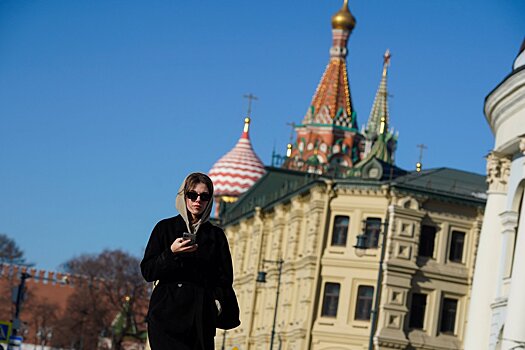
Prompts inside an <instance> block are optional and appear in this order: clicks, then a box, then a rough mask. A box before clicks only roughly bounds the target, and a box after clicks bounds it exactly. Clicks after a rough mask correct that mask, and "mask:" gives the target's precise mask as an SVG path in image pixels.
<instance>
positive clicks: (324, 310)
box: [321, 281, 341, 318]
mask: <svg viewBox="0 0 525 350" xmlns="http://www.w3.org/2000/svg"><path fill="white" fill-rule="evenodd" d="M329 286H334V287H335V286H337V293H334V292H332V291H330V292H328V293H330V294H327V290H328V287H329ZM340 297H341V283H338V282H328V281H327V282H325V283H324V284H323V300H322V303H321V317H327V318H337V311H338V309H339V298H340ZM328 298H330V299H328ZM334 300H335V313H334V314H333V315H332V314H331V312H330V311H332V312H333V309H334V305H330V304H331V303H333V302H334Z"/></svg>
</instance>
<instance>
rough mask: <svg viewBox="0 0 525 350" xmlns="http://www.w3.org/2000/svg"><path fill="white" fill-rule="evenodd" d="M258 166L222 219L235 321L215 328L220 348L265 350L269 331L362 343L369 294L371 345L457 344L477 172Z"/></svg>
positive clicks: (325, 343)
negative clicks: (361, 238) (338, 172)
mask: <svg viewBox="0 0 525 350" xmlns="http://www.w3.org/2000/svg"><path fill="white" fill-rule="evenodd" d="M374 167H376V168H375V169H372V168H374ZM267 170H268V172H267V174H266V175H264V176H263V178H262V179H261V180H259V182H257V183H256V184H255V185H254V187H252V188H251V189H250V190H249V191H248V192H247V193H246V194H245V195H244V196H243V197H241V198H240V199H239V201H237V202H236V203H234V204H233V205H230V206H228V207H227V208H225V211H224V212H223V216H222V218H221V219H222V225H223V228H224V229H225V231H226V234H227V236H228V240H229V242H230V247H231V251H232V257H233V262H234V271H235V284H234V286H235V289H236V292H237V295H238V299H239V304H240V308H241V321H242V323H241V326H240V327H238V328H236V329H234V330H232V331H229V332H226V333H222V332H219V333H218V334H217V338H216V344H217V345H216V346H217V348H218V349H220V348H222V344H224V346H225V348H226V349H232V348H235V347H236V348H237V349H243V350H248V349H268V348H270V339H271V337H272V328H274V330H275V332H274V342H273V349H320V350H321V349H334V350H335V349H367V348H368V343H369V339H370V330H371V319H373V310H374V298H375V297H376V296H377V295H379V298H380V299H379V302H378V304H379V307H378V322H377V329H376V331H375V332H374V333H375V334H374V337H373V340H374V344H375V345H374V346H375V348H376V349H461V348H462V343H463V340H464V334H465V325H466V315H467V307H468V301H469V293H470V288H471V280H472V275H473V267H474V257H475V253H476V246H477V242H478V237H479V232H480V228H481V222H482V218H483V207H484V205H485V199H484V193H485V189H486V188H485V180H484V177H482V176H479V175H476V174H471V173H466V172H462V171H457V170H453V169H446V168H441V169H433V170H432V169H431V170H426V171H423V172H420V173H416V172H414V173H403V172H399V173H396V174H395V175H393V176H392V174H393V172H392V171H391V172H390V176H389V179H385V178H384V177H383V175H382V174H387V173H388V171H387V169H384V168H383V167H382V165H381V163H380V162H377V161H372V162H371V168H370V169H369V170H375V171H369V172H368V174H375V175H376V177H375V178H367V179H363V178H362V177H361V178H354V179H336V180H334V179H329V178H325V177H322V176H320V177H317V176H316V177H312V175H311V174H307V173H300V172H295V171H289V170H283V169H277V168H268V169H267ZM361 233H364V234H365V236H366V237H367V245H368V249H366V250H365V251H364V255H362V254H358V253H359V251H357V250H356V249H355V248H354V245H355V242H356V238H357V236H358V235H359V234H361ZM383 233H384V234H383ZM383 237H386V241H383ZM383 246H384V247H385V258H384V263H383V265H382V266H383V274H382V280H381V284H380V288H379V294H378V293H376V292H377V290H376V289H377V288H376V284H377V281H378V269H379V260H380V255H381V249H382V247H383ZM281 259H282V261H283V263H282V265H281V264H279V261H280V260H281ZM280 266H282V269H281V271H280V272H281V277H280V278H279V270H280ZM261 271H264V272H266V273H267V275H266V283H260V282H257V281H256V279H257V276H258V273H259V272H261ZM259 276H260V275H259ZM278 287H279V288H278ZM278 293H279V295H278ZM277 296H278V300H276V299H277ZM276 309H277V312H276ZM275 312H276V313H275ZM274 317H275V321H274Z"/></svg>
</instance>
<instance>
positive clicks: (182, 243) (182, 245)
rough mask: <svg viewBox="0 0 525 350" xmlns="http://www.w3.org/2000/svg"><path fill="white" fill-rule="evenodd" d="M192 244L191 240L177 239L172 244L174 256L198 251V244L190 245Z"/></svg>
mask: <svg viewBox="0 0 525 350" xmlns="http://www.w3.org/2000/svg"><path fill="white" fill-rule="evenodd" d="M190 242H191V240H189V239H183V238H177V239H175V240H174V241H173V243H172V244H171V247H170V248H171V251H172V252H173V254H178V253H191V252H194V251H196V250H197V248H198V246H197V244H190Z"/></svg>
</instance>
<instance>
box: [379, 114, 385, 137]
mask: <svg viewBox="0 0 525 350" xmlns="http://www.w3.org/2000/svg"><path fill="white" fill-rule="evenodd" d="M385 125H386V118H385V117H384V116H382V117H381V124H379V134H383V133H384V132H385Z"/></svg>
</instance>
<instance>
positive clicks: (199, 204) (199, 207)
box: [186, 183, 210, 219]
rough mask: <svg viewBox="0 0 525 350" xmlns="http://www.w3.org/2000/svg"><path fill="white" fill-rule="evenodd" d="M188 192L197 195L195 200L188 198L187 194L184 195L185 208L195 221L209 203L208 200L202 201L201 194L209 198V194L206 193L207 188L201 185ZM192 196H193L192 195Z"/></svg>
mask: <svg viewBox="0 0 525 350" xmlns="http://www.w3.org/2000/svg"><path fill="white" fill-rule="evenodd" d="M190 192H194V193H197V194H198V195H199V196H198V197H197V198H196V199H195V200H192V199H190V198H189V197H188V194H186V208H188V211H189V212H190V214H191V216H192V217H193V218H194V219H195V218H198V217H199V216H200V215H201V214H202V212H203V211H204V209H206V206H207V205H208V202H209V200H203V199H202V197H201V194H204V193H205V195H204V196H206V195H207V196H209V194H210V192H209V191H208V187H207V186H206V185H205V184H203V183H198V184H196V185H195V186H194V187H193V188H192V189H191V190H189V191H188V193H190ZM193 196H195V194H193Z"/></svg>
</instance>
